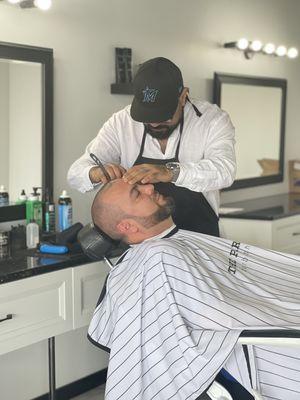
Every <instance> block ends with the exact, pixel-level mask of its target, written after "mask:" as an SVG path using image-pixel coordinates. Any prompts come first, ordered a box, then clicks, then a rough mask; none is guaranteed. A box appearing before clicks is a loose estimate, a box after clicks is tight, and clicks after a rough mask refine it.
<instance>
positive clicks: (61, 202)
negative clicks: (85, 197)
mask: <svg viewBox="0 0 300 400" xmlns="http://www.w3.org/2000/svg"><path fill="white" fill-rule="evenodd" d="M72 214H73V212H72V200H71V198H70V197H69V196H68V194H67V191H66V190H63V191H62V194H61V195H60V196H59V199H58V226H59V230H60V231H64V230H65V229H68V228H69V227H70V226H72V219H73V215H72Z"/></svg>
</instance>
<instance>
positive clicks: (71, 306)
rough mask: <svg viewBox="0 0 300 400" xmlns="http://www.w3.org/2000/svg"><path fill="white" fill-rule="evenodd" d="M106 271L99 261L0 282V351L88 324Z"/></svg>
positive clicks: (10, 349) (103, 264)
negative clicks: (8, 316) (10, 316)
mask: <svg viewBox="0 0 300 400" xmlns="http://www.w3.org/2000/svg"><path fill="white" fill-rule="evenodd" d="M114 261H115V260H112V262H114ZM108 272H109V267H108V266H107V264H106V263H105V262H104V261H99V262H94V263H90V264H84V265H82V266H78V267H74V268H66V269H63V270H59V271H55V270H54V271H53V272H49V273H45V274H42V275H38V276H35V277H32V278H25V279H20V280H18V281H14V282H9V283H4V284H1V285H0V320H2V319H3V321H2V322H0V354H4V353H8V352H10V351H12V350H16V349H18V348H21V347H24V346H27V345H30V344H33V343H36V342H39V341H41V340H44V339H47V338H49V337H52V336H56V335H59V334H61V333H65V332H68V331H70V330H72V329H77V328H80V327H83V326H86V325H88V324H89V322H90V320H91V317H92V314H93V311H94V309H95V306H96V303H97V300H98V298H99V295H100V293H101V290H102V287H103V284H104V282H105V278H106V276H107V274H108ZM9 314H12V318H11V319H6V317H7V315H9Z"/></svg>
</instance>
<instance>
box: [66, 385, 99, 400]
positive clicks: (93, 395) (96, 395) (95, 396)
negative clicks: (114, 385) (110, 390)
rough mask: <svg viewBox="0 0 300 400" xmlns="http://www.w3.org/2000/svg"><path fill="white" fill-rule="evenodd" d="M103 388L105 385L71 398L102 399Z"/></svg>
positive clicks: (80, 399) (73, 399)
mask: <svg viewBox="0 0 300 400" xmlns="http://www.w3.org/2000/svg"><path fill="white" fill-rule="evenodd" d="M104 390H105V386H104V385H102V386H99V387H97V388H96V389H93V390H90V391H89V392H86V393H83V394H81V395H80V396H76V397H72V399H71V400H104Z"/></svg>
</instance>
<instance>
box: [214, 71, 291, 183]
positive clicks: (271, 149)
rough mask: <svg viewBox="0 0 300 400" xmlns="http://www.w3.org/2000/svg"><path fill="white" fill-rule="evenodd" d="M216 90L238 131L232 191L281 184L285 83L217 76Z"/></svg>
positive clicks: (219, 102) (219, 99)
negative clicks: (235, 173) (235, 170)
mask: <svg viewBox="0 0 300 400" xmlns="http://www.w3.org/2000/svg"><path fill="white" fill-rule="evenodd" d="M214 89H215V93H214V94H215V102H216V103H217V104H218V105H220V107H221V108H222V109H224V110H225V111H227V112H228V113H229V115H230V118H231V120H232V121H233V124H234V126H235V129H236V158H237V175H236V180H235V182H234V184H233V185H232V187H231V188H230V189H236V188H241V187H250V186H256V185H262V184H266V183H272V182H279V181H282V180H283V147H284V125H285V98H286V81H285V80H279V79H269V78H257V77H243V76H234V75H224V74H215V88H214Z"/></svg>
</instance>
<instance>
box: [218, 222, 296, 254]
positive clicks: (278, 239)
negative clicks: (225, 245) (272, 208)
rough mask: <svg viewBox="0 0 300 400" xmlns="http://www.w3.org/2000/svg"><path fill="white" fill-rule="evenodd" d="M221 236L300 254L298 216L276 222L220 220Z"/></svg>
mask: <svg viewBox="0 0 300 400" xmlns="http://www.w3.org/2000/svg"><path fill="white" fill-rule="evenodd" d="M220 231H221V236H222V237H225V238H227V239H232V240H235V241H239V242H243V243H248V244H252V245H255V246H259V247H262V248H267V249H273V250H277V251H281V252H285V253H290V254H300V215H294V216H291V217H287V218H280V219H276V220H271V221H266V220H255V219H242V218H221V219H220Z"/></svg>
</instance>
